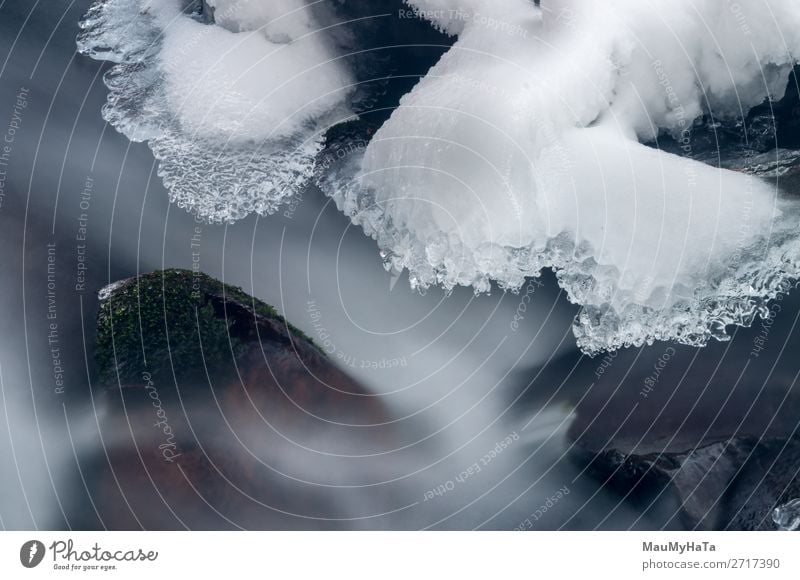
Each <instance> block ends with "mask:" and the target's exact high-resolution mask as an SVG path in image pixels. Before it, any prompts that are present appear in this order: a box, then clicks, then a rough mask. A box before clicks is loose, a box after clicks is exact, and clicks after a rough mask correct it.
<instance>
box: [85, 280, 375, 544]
mask: <svg viewBox="0 0 800 580" xmlns="http://www.w3.org/2000/svg"><path fill="white" fill-rule="evenodd" d="M97 363H98V372H97V374H98V376H99V377H100V381H99V383H98V384H97V385H95V387H94V391H95V395H94V397H95V400H96V404H97V406H98V409H100V411H99V412H98V416H100V417H101V419H100V422H101V424H100V429H101V432H102V434H103V441H102V448H103V449H102V452H100V453H97V454H95V456H94V457H93V458H92V459H91V460H90V461H88V462H87V464H89V465H90V467H89V468H88V469H86V470H85V472H86V476H85V478H86V481H85V485H86V486H87V492H88V493H89V495H90V497H91V498H92V505H93V507H94V513H93V514H92V513H83V514H80V516H81V517H77V518H76V519H73V520H71V521H80V522H83V526H85V527H88V528H96V527H98V526H103V527H107V528H111V529H139V528H145V529H183V528H184V527H187V528H192V529H230V528H234V529H235V528H247V529H261V528H280V529H286V528H295V527H299V528H308V527H313V528H315V529H316V528H323V529H324V528H326V527H332V528H340V527H346V525H345V523H344V522H346V521H348V520H349V519H350V518H352V517H354V513H353V509H352V505H353V502H355V501H356V500H357V497H358V493H359V490H360V488H359V487H358V484H363V483H364V482H365V481H367V482H368V480H366V479H365V478H368V477H369V475H368V474H367V471H369V470H367V469H366V467H365V466H366V463H367V462H368V461H369V456H370V455H371V454H373V453H379V452H380V451H381V450H383V449H384V448H385V446H386V445H387V443H388V442H389V441H391V434H390V433H389V428H388V426H387V425H386V423H387V422H388V421H389V419H388V414H387V412H386V410H385V409H384V407H383V406H382V404H381V403H380V402H379V401H378V400H377V398H376V397H374V396H373V395H372V394H371V393H369V392H367V391H366V390H365V389H364V388H363V387H362V386H361V385H359V384H358V383H356V382H355V381H353V380H352V379H351V378H350V377H348V376H347V375H346V374H345V373H343V372H342V371H340V370H339V369H338V368H337V367H335V366H334V365H333V364H332V363H331V362H330V361H329V360H328V359H327V358H326V356H325V355H324V354H323V353H322V352H321V351H320V350H319V349H318V348H317V347H316V346H315V345H314V344H313V343H312V342H311V341H310V339H308V338H307V337H306V336H305V335H304V334H302V333H301V332H300V331H299V330H297V329H295V328H294V327H293V326H291V325H290V324H288V323H287V322H286V321H285V320H284V319H283V318H282V317H280V316H279V315H278V314H277V313H276V312H275V310H274V309H273V308H272V307H270V306H268V305H266V304H264V303H262V302H260V301H258V300H256V299H254V298H251V297H249V296H247V295H246V294H245V293H244V292H242V291H241V290H240V289H238V288H233V287H231V286H227V285H225V284H222V283H220V282H218V281H216V280H213V279H211V278H209V277H207V276H205V275H202V274H199V273H193V272H190V271H185V270H166V271H162V272H155V273H153V274H147V275H144V276H140V277H138V278H134V279H130V280H126V281H123V282H120V283H117V284H115V285H112V286H110V287H108V288H107V289H105V290H104V291H103V292H102V293H101V304H100V312H99V315H98V344H97ZM337 488H338V489H337ZM332 490H334V491H332ZM364 509H368V508H367V507H366V506H365V507H364ZM357 511H358V510H356V512H357ZM355 517H356V518H357V517H358V514H357V513H356V514H355Z"/></svg>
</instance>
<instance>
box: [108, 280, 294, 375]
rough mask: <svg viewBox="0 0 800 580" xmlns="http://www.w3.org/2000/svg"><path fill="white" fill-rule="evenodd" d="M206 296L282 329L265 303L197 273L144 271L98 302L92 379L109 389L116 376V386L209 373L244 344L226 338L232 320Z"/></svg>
mask: <svg viewBox="0 0 800 580" xmlns="http://www.w3.org/2000/svg"><path fill="white" fill-rule="evenodd" d="M214 296H219V297H222V296H224V297H225V299H226V300H228V301H230V300H235V301H237V302H240V303H241V304H244V305H245V306H247V307H248V308H249V309H252V310H254V311H255V312H256V313H258V314H260V315H261V316H264V317H267V318H270V319H272V320H275V321H278V322H279V323H281V324H286V322H285V320H284V319H283V318H282V317H281V316H280V315H278V313H277V312H276V310H275V309H274V308H273V307H272V306H270V305H268V304H265V303H264V302H261V301H260V300H256V299H254V298H253V297H251V296H249V295H248V294H246V293H245V292H243V291H242V289H241V288H236V287H234V286H229V285H227V284H223V283H222V282H219V281H217V280H215V279H213V278H211V277H209V276H207V275H205V274H201V273H193V272H191V271H189V270H176V269H172V270H163V271H159V272H153V273H151V274H144V275H142V276H139V277H138V278H132V279H130V280H126V281H124V282H122V283H121V284H120V285H119V286H118V287H116V288H114V289H113V290H111V291H110V295H109V296H108V297H106V298H105V299H104V300H101V302H100V311H99V313H98V321H97V347H96V351H95V360H96V362H97V366H98V371H99V379H100V381H101V382H103V383H106V384H116V381H117V373H119V379H120V381H121V382H122V383H123V384H125V383H129V382H141V381H142V374H143V373H144V372H148V373H150V374H152V375H153V376H156V375H158V374H160V373H166V372H168V373H171V372H172V371H173V370H174V371H175V373H176V375H177V376H186V375H192V374H197V375H199V376H202V375H204V374H205V372H206V370H205V369H206V367H207V368H208V370H209V372H212V373H213V372H215V371H216V370H217V369H219V368H220V367H224V366H225V365H227V364H229V363H230V361H232V359H233V358H235V357H237V356H239V355H240V354H241V353H242V352H243V350H244V348H245V346H246V343H243V342H242V341H241V340H240V339H239V338H236V336H233V335H235V333H231V328H232V326H233V324H234V322H233V320H232V319H228V320H226V319H225V317H224V316H220V315H218V313H217V312H216V311H215V308H214V304H213V303H212V298H213V297H214ZM287 326H288V328H289V331H290V332H291V333H292V334H293V335H295V336H296V337H300V338H303V339H306V340H308V338H307V337H306V336H305V335H304V334H303V333H302V332H301V331H299V330H297V329H296V328H294V327H293V326H291V325H287ZM309 342H310V341H309ZM201 345H202V348H201Z"/></svg>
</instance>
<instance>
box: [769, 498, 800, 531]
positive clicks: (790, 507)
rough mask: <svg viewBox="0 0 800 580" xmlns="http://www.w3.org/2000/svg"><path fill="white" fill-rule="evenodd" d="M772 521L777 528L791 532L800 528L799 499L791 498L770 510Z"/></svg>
mask: <svg viewBox="0 0 800 580" xmlns="http://www.w3.org/2000/svg"><path fill="white" fill-rule="evenodd" d="M772 521H774V522H775V525H776V526H778V529H780V530H783V531H786V532H793V531H795V530H797V529H800V499H793V500H791V501H789V502H786V503H785V504H783V505H781V506H778V507H776V508H775V510H774V511H773V512H772Z"/></svg>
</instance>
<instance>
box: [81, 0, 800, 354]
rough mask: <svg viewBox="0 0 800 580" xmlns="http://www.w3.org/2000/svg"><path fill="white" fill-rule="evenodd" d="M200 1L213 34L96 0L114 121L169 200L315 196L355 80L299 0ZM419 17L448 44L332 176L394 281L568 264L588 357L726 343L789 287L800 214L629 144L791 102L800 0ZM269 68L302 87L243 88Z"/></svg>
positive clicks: (568, 283)
mask: <svg viewBox="0 0 800 580" xmlns="http://www.w3.org/2000/svg"><path fill="white" fill-rule="evenodd" d="M209 4H211V5H213V6H214V7H215V17H217V18H218V21H219V25H215V26H204V25H202V24H200V23H198V22H195V21H193V20H192V19H191V18H189V17H187V16H185V15H181V14H180V2H178V1H177V0H166V1H164V2H158V3H156V2H148V1H144V0H142V1H139V2H137V1H125V0H105V1H104V2H101V3H99V4H98V5H96V6H95V7H93V8H92V9H91V11H90V12H89V14H88V15H87V17H86V20H85V21H84V22H83V24H82V27H83V32H82V34H81V36H80V38H79V46H80V49H81V51H82V52H84V53H86V54H89V55H91V56H93V57H94V58H99V59H104V60H110V61H113V62H115V63H117V64H116V66H114V67H113V68H112V69H111V71H110V72H109V73H108V74H107V75H106V83H107V85H108V87H109V90H110V95H109V101H108V104H107V105H106V107H105V108H104V111H103V113H104V116H105V118H106V119H107V120H108V121H109V122H110V123H112V124H113V125H114V126H115V127H116V128H117V129H119V130H120V131H121V132H123V133H124V134H125V135H127V136H128V137H129V138H131V139H133V140H139V141H141V140H144V141H148V143H149V145H150V147H151V148H152V149H153V152H154V154H155V156H156V158H157V159H158V161H159V175H161V177H162V178H163V179H164V182H165V184H166V186H167V188H168V190H169V192H170V196H171V198H172V199H173V200H174V201H175V202H177V203H178V204H179V205H181V206H182V207H186V208H188V209H190V210H192V211H194V212H196V213H197V214H199V215H200V216H202V217H205V218H207V219H209V220H212V221H232V220H236V219H239V218H241V217H244V216H245V215H247V214H248V213H251V212H258V213H261V214H268V213H271V212H274V211H275V210H276V209H277V208H278V207H279V206H280V205H281V204H282V203H283V202H285V201H286V200H287V198H288V197H290V196H291V195H292V194H294V193H295V192H296V191H298V190H300V189H301V188H303V187H305V186H306V184H307V183H308V182H309V180H310V179H311V176H312V174H313V173H314V167H315V158H316V156H317V155H318V153H319V152H320V150H321V148H322V138H323V134H324V132H325V130H326V129H327V127H329V126H330V125H332V124H334V123H337V122H339V121H341V120H343V119H346V118H348V116H349V108H348V106H347V95H348V83H349V74H348V71H345V70H341V67H339V66H337V65H336V64H335V62H336V59H335V57H334V55H332V54H330V53H329V51H327V49H326V45H325V42H324V39H322V40H321V39H320V38H319V37H320V35H316V34H314V30H313V22H311V21H310V20H309V19H308V18H307V17H306V16H307V15H306V12H305V5H304V4H303V3H302V2H301V0H283V1H281V2H267V1H266V0H264V1H257V0H250V1H249V2H244V3H241V2H236V0H214V1H210V2H209ZM409 5H410V6H412V7H413V8H414V9H415V10H416V12H415V17H419V18H425V19H428V20H430V21H431V22H432V23H433V25H435V26H436V27H438V28H440V29H441V30H443V31H445V32H447V33H448V34H452V35H454V36H457V38H458V40H457V41H456V44H455V45H454V47H453V48H452V49H451V50H450V52H448V53H447V54H446V55H445V56H444V58H442V60H441V61H440V62H439V64H438V65H437V66H436V67H435V68H434V69H433V70H432V71H431V72H430V74H429V75H428V76H427V77H425V78H424V79H422V80H421V82H420V83H419V84H418V86H417V87H415V89H414V90H413V91H412V92H411V93H409V94H408V95H407V96H406V97H405V98H404V99H403V101H402V102H401V106H400V107H399V108H398V110H397V111H395V113H394V115H393V116H392V117H391V118H390V119H389V121H388V122H387V123H386V124H385V125H384V126H383V128H382V129H381V130H380V131H379V132H378V134H377V135H376V136H375V138H374V139H373V140H372V142H371V143H370V144H369V145H368V147H367V148H366V150H365V151H361V150H358V151H357V152H356V153H355V154H352V155H347V156H345V158H344V159H342V160H341V162H340V163H338V162H337V163H335V164H333V165H332V166H331V167H330V168H328V170H327V171H326V172H325V173H324V174H322V175H320V176H318V177H319V179H318V185H319V186H320V187H321V188H322V189H323V190H324V191H325V192H326V193H327V194H328V195H330V196H332V197H333V198H334V199H335V200H336V202H337V204H338V206H339V207H340V209H341V210H342V211H344V212H345V213H347V214H348V215H349V216H350V217H351V219H352V220H353V221H354V222H355V223H357V224H359V225H361V226H362V227H363V228H364V230H365V232H366V233H367V234H368V235H370V236H372V237H374V238H375V239H376V240H377V241H378V245H379V247H380V250H381V252H382V255H383V256H384V259H385V264H386V266H387V268H388V269H391V270H394V271H395V272H397V271H400V270H401V269H403V268H408V269H409V271H410V274H411V276H410V279H411V281H412V285H414V286H415V287H416V288H419V289H424V288H426V287H428V286H431V285H441V286H443V287H444V288H445V289H452V288H453V287H455V286H457V285H468V286H472V287H474V288H475V290H476V291H477V292H486V291H489V290H490V289H491V285H492V283H493V282H496V283H497V284H499V286H500V287H501V288H504V289H509V290H512V291H513V290H516V289H518V288H519V287H520V286H521V285H522V284H523V283H524V280H525V278H526V277H527V276H536V275H538V274H539V272H540V271H541V269H542V268H553V269H554V270H555V271H556V272H557V274H558V279H559V282H560V284H561V285H562V286H563V287H564V289H565V290H566V291H567V294H568V296H569V297H570V299H571V300H572V301H574V302H575V303H577V304H580V305H581V306H582V307H583V308H582V311H581V313H580V315H579V316H578V318H577V319H576V323H575V327H574V329H575V334H576V337H577V340H578V344H579V345H580V347H581V348H582V349H584V350H585V351H586V352H587V353H590V354H594V353H597V352H600V351H602V350H606V349H616V348H619V347H622V346H628V345H641V344H646V343H651V342H653V341H655V340H677V341H679V342H682V343H686V344H692V345H697V346H700V345H703V344H705V343H706V342H707V341H708V340H709V339H710V338H712V337H713V338H717V339H720V340H724V339H726V338H727V337H728V335H727V327H728V326H730V325H749V324H752V322H753V320H754V319H755V317H756V316H757V315H759V314H760V315H761V316H766V314H767V309H766V305H767V303H768V301H769V300H771V299H773V298H775V297H776V296H779V295H781V294H782V293H785V292H788V291H789V290H790V289H791V288H792V287H793V285H794V281H795V280H796V279H797V278H798V275H799V274H800V273H799V272H798V267H799V265H798V255H799V254H800V247H799V246H798V241H797V231H796V230H797V218H798V210H797V204H796V202H794V201H791V200H787V199H783V198H781V197H780V196H779V195H778V194H777V192H776V191H775V190H773V189H771V188H770V187H769V186H768V185H767V184H766V183H764V182H761V181H760V180H757V179H755V178H752V177H749V176H747V175H744V174H742V173H736V172H732V171H722V170H719V169H716V168H712V167H709V166H708V165H705V164H701V163H697V162H694V161H691V160H687V159H681V158H679V157H676V156H674V155H669V154H666V153H663V152H658V151H654V150H652V149H648V148H646V147H644V146H642V145H640V144H639V143H638V141H640V140H651V139H653V138H656V137H657V136H658V135H659V133H660V132H661V131H663V132H666V133H669V134H670V135H672V136H673V137H674V138H676V139H678V140H683V139H686V135H687V131H688V130H689V128H690V127H691V123H692V120H693V119H694V118H695V117H696V116H697V115H700V114H702V113H706V114H709V113H710V114H712V115H714V116H718V117H720V118H733V117H737V116H739V117H741V116H742V115H743V113H744V112H746V110H747V109H748V108H749V107H751V106H754V105H756V104H758V103H760V102H761V101H763V100H764V99H765V98H773V99H774V98H779V97H780V96H781V93H782V91H783V88H784V86H785V81H786V78H787V76H788V71H789V70H790V69H791V67H792V65H793V64H794V62H795V57H794V55H795V54H797V53H798V52H800V47H798V46H797V45H798V44H800V38H797V35H796V34H794V32H793V31H795V30H797V29H798V28H800V8H798V7H797V6H796V4H795V3H793V2H789V1H787V0H754V1H753V2H750V3H747V4H745V3H741V4H740V3H733V4H732V3H725V2H718V1H713V0H680V1H671V2H666V1H665V0H648V1H639V0H609V2H603V3H597V2H590V1H588V0H558V1H556V0H549V1H548V0H542V2H541V9H539V8H537V7H536V6H535V5H534V3H533V2H530V1H528V0H507V1H505V2H496V1H491V0H413V1H410V2H409ZM765 15H769V16H770V17H769V18H768V17H766V16H765ZM223 25H224V26H223ZM309 35H310V36H309ZM306 37H307V38H311V39H313V38H315V37H316V40H310V41H308V42H306V43H305V44H303V42H302V41H300V39H303V38H306ZM231 46H234V47H236V48H233V49H232V48H231ZM288 47H291V48H288ZM237 49H241V50H238V51H237ZM281 50H283V51H284V53H281V52H280V51H281ZM288 50H293V51H295V52H294V53H292V54H291V55H290V53H288V52H287V51H288ZM281 54H283V56H284V57H286V58H283V59H281ZM271 59H273V60H272V61H271ZM264 62H266V63H267V64H264ZM270 63H271V64H270ZM332 63H333V64H332ZM262 65H263V66H266V67H268V68H267V69H261V68H259V67H260V66H262ZM316 66H321V67H322V68H319V69H317V70H318V71H319V72H320V73H322V74H321V75H316V76H314V77H313V78H312V79H311V80H310V81H309V82H306V83H300V84H298V85H296V86H295V89H292V83H291V82H290V81H291V80H292V79H294V78H296V77H297V76H298V75H300V76H301V77H302V73H303V71H307V70H310V69H313V68H314V67H316ZM269 67H272V68H269ZM228 69H233V71H234V72H236V73H237V74H235V75H234V76H233V77H230V76H229V75H228V74H227V73H228V72H229V70H228ZM264 70H267V71H271V72H272V73H273V74H272V75H266V76H267V77H271V76H279V77H281V78H282V79H285V80H286V81H287V82H289V89H288V92H286V93H285V94H283V95H279V96H278V97H276V98H272V99H267V98H266V96H267V95H262V94H261V93H262V92H264V93H267V94H268V95H272V94H273V93H274V91H276V90H280V89H281V88H282V86H283V85H280V83H279V84H278V86H276V85H275V83H271V82H265V81H263V77H264V75H263V74H262V75H255V76H253V75H252V74H251V73H252V72H253V71H262V72H263V71H264ZM312 88H313V92H314V94H313V95H311V96H310V97H307V96H305V95H303V96H304V98H302V99H297V96H298V95H301V94H302V93H303V91H306V92H307V91H308V90H309V89H312ZM262 96H264V97H265V99H266V101H263V100H262V98H261V97H262ZM295 101H296V102H295ZM687 143H688V141H687ZM688 146H689V147H690V145H688ZM723 154H724V152H723Z"/></svg>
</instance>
